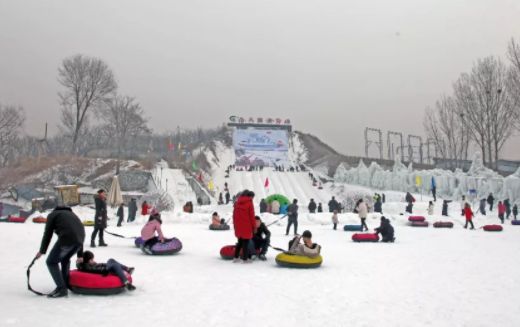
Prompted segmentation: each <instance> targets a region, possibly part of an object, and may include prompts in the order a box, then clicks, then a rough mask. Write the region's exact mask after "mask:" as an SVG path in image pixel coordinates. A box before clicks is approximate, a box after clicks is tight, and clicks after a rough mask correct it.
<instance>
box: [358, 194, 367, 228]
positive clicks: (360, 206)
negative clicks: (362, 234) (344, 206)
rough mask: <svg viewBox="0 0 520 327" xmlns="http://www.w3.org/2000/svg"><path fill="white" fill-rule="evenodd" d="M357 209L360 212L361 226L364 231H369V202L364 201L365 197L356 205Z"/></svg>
mask: <svg viewBox="0 0 520 327" xmlns="http://www.w3.org/2000/svg"><path fill="white" fill-rule="evenodd" d="M356 210H357V212H358V215H359V218H360V219H361V227H362V228H363V231H368V226H367V223H366V220H367V216H368V207H367V204H366V203H365V202H364V201H363V199H359V201H358V204H357V206H356Z"/></svg>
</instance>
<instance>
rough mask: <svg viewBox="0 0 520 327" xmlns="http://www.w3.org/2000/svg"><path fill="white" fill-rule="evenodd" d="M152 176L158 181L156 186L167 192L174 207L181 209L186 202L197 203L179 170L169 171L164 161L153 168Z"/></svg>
mask: <svg viewBox="0 0 520 327" xmlns="http://www.w3.org/2000/svg"><path fill="white" fill-rule="evenodd" d="M161 168H162V173H161ZM153 175H154V176H156V177H157V179H158V185H157V186H158V187H160V188H161V189H162V190H164V191H167V192H168V194H169V195H170V196H171V198H172V199H173V201H174V203H175V206H179V207H182V206H183V205H184V204H185V203H186V202H188V201H192V202H193V203H196V202H197V196H196V195H195V192H194V191H193V189H192V188H191V186H190V184H189V183H188V181H187V180H186V177H185V176H184V173H183V172H182V170H181V169H170V168H168V163H166V161H161V162H160V163H159V164H158V165H157V167H156V168H155V170H154V172H153Z"/></svg>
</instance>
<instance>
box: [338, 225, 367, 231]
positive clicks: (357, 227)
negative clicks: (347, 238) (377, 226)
mask: <svg viewBox="0 0 520 327" xmlns="http://www.w3.org/2000/svg"><path fill="white" fill-rule="evenodd" d="M343 230H344V231H345V232H361V231H362V230H363V226H362V225H345V226H343Z"/></svg>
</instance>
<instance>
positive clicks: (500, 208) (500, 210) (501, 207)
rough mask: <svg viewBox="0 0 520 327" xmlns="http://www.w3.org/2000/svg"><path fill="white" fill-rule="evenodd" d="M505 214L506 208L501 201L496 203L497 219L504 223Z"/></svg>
mask: <svg viewBox="0 0 520 327" xmlns="http://www.w3.org/2000/svg"><path fill="white" fill-rule="evenodd" d="M505 213H506V206H505V205H504V204H503V203H502V201H498V219H500V221H501V222H502V224H503V223H504V215H505Z"/></svg>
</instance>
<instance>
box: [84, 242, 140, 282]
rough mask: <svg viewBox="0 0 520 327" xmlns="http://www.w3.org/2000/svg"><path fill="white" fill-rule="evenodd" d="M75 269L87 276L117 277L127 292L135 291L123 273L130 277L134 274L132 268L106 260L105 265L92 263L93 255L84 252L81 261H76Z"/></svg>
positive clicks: (112, 260)
mask: <svg viewBox="0 0 520 327" xmlns="http://www.w3.org/2000/svg"><path fill="white" fill-rule="evenodd" d="M76 267H77V268H78V270H79V271H82V272H86V273H89V274H99V275H103V276H108V274H114V275H117V277H119V279H120V280H121V283H123V285H125V288H126V289H127V290H129V291H134V290H135V286H134V285H132V283H130V281H129V280H128V278H127V277H126V275H125V272H126V273H128V274H129V275H131V274H132V273H133V272H134V268H132V267H127V266H125V265H123V264H121V263H119V262H117V261H116V260H114V259H108V261H107V263H97V262H95V261H94V253H92V252H90V251H85V252H84V253H83V256H82V257H81V259H78V262H77V263H76Z"/></svg>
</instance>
